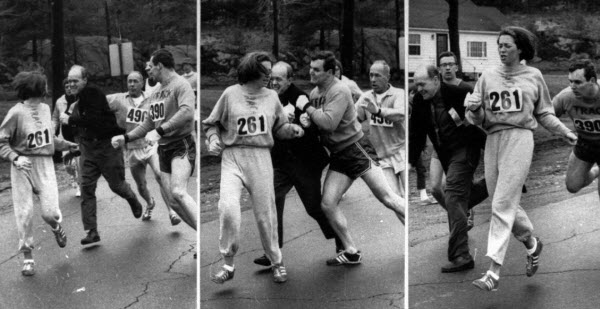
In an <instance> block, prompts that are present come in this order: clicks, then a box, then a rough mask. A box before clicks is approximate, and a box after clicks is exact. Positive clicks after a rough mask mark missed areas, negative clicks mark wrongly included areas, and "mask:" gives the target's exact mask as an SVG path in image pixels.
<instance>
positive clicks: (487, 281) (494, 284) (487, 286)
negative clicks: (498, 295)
mask: <svg viewBox="0 0 600 309" xmlns="http://www.w3.org/2000/svg"><path fill="white" fill-rule="evenodd" d="M492 274H493V273H492V272H491V271H489V270H488V271H487V273H485V275H484V276H483V277H481V278H480V279H477V280H475V281H473V285H474V286H476V287H478V288H480V289H482V290H484V291H488V292H493V291H497V290H498V285H500V283H499V282H498V280H497V279H494V277H492Z"/></svg>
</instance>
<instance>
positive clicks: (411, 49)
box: [408, 34, 421, 56]
mask: <svg viewBox="0 0 600 309" xmlns="http://www.w3.org/2000/svg"><path fill="white" fill-rule="evenodd" d="M408 54H409V55H416V56H418V55H421V35H420V34H409V35H408Z"/></svg>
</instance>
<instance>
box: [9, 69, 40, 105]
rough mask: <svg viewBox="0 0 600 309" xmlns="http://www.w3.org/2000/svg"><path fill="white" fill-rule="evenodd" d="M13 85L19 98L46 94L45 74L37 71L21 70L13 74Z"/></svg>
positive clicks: (24, 98)
mask: <svg viewBox="0 0 600 309" xmlns="http://www.w3.org/2000/svg"><path fill="white" fill-rule="evenodd" d="M13 87H15V90H16V91H17V97H18V98H19V99H21V100H27V99H29V98H39V97H43V96H44V95H46V76H45V75H44V74H42V73H39V72H21V73H19V74H17V76H15V79H14V80H13Z"/></svg>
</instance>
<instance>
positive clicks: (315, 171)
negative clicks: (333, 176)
mask: <svg viewBox="0 0 600 309" xmlns="http://www.w3.org/2000/svg"><path fill="white" fill-rule="evenodd" d="M274 172H275V177H274V185H275V206H276V208H277V234H278V235H279V248H282V247H283V208H284V206H285V196H286V194H287V193H288V192H290V190H291V189H292V187H295V188H296V192H298V196H299V197H300V200H301V201H302V204H303V205H304V208H305V209H306V213H307V214H308V215H309V216H311V217H312V218H313V219H315V221H317V224H319V227H320V228H321V231H322V232H323V235H324V236H325V238H326V239H331V238H336V245H337V246H338V247H340V248H343V245H342V243H341V241H340V240H339V238H338V237H337V235H336V234H335V231H334V230H333V228H332V227H331V225H330V223H329V220H328V219H327V217H326V216H325V213H324V212H323V209H321V172H322V169H319V168H314V167H308V166H303V165H299V164H297V163H293V164H290V163H287V162H286V163H284V164H281V166H277V167H275V168H274Z"/></svg>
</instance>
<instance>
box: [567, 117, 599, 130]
mask: <svg viewBox="0 0 600 309" xmlns="http://www.w3.org/2000/svg"><path fill="white" fill-rule="evenodd" d="M573 122H574V123H575V129H576V130H577V131H579V132H586V133H593V134H600V119H573Z"/></svg>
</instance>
